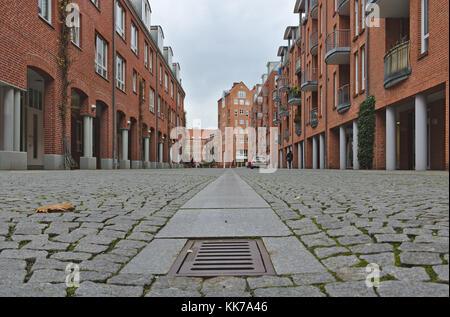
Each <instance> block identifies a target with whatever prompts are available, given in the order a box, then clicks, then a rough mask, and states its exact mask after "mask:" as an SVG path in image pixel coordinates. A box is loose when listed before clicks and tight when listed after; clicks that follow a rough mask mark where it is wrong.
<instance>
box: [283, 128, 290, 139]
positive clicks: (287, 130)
mask: <svg viewBox="0 0 450 317" xmlns="http://www.w3.org/2000/svg"><path fill="white" fill-rule="evenodd" d="M284 139H285V140H286V141H289V139H290V137H289V129H286V130H284Z"/></svg>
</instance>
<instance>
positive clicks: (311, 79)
mask: <svg viewBox="0 0 450 317" xmlns="http://www.w3.org/2000/svg"><path fill="white" fill-rule="evenodd" d="M317 73H318V69H317V68H307V69H306V70H305V71H304V72H302V80H301V83H302V85H303V84H307V83H311V84H313V83H315V84H316V85H317Z"/></svg>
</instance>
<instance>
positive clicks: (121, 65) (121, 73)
mask: <svg viewBox="0 0 450 317" xmlns="http://www.w3.org/2000/svg"><path fill="white" fill-rule="evenodd" d="M125 71H126V70H125V60H124V59H123V58H122V56H120V55H117V76H116V81H117V83H116V86H117V88H119V89H120V90H122V91H125Z"/></svg>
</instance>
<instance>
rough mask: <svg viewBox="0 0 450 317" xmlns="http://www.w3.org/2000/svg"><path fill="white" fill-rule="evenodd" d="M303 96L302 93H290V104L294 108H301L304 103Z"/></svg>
mask: <svg viewBox="0 0 450 317" xmlns="http://www.w3.org/2000/svg"><path fill="white" fill-rule="evenodd" d="M301 97H302V94H301V92H300V91H290V92H289V94H288V104H290V105H292V106H299V105H301V103H302V99H301Z"/></svg>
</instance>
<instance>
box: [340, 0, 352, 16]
mask: <svg viewBox="0 0 450 317" xmlns="http://www.w3.org/2000/svg"><path fill="white" fill-rule="evenodd" d="M337 12H338V13H339V15H342V16H348V15H350V0H338V6H337Z"/></svg>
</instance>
